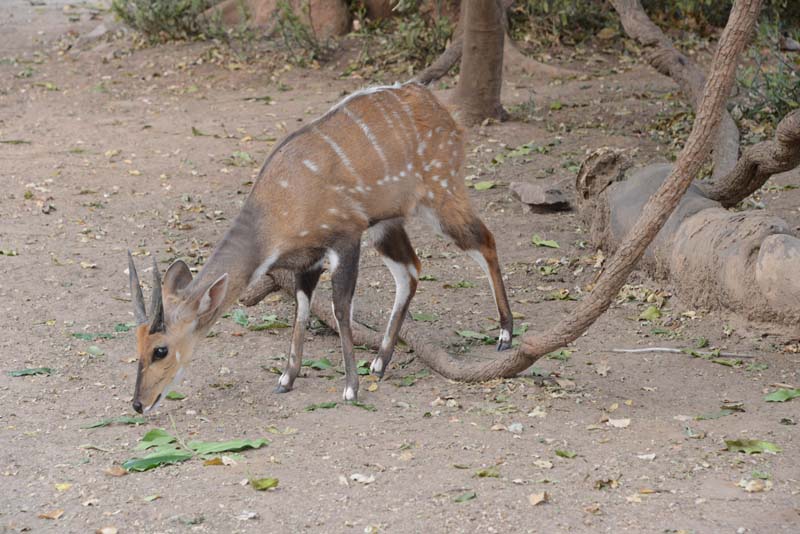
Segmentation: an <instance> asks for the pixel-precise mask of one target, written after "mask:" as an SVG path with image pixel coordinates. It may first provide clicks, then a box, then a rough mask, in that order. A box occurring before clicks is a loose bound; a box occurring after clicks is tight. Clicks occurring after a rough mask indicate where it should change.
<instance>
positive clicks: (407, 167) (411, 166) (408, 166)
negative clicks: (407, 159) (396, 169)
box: [406, 163, 414, 171]
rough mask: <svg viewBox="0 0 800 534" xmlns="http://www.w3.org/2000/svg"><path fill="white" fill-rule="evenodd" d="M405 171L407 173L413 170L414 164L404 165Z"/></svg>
mask: <svg viewBox="0 0 800 534" xmlns="http://www.w3.org/2000/svg"><path fill="white" fill-rule="evenodd" d="M406 169H408V170H409V171H411V170H413V169H414V164H413V163H409V164H408V165H406Z"/></svg>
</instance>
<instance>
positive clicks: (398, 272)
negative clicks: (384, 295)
mask: <svg viewBox="0 0 800 534" xmlns="http://www.w3.org/2000/svg"><path fill="white" fill-rule="evenodd" d="M381 259H382V260H383V263H384V264H385V265H386V267H388V268H389V272H390V273H392V277H393V278H394V285H395V290H394V305H393V306H392V313H391V315H390V316H389V324H388V325H386V332H385V333H384V335H383V341H382V342H381V350H382V351H387V350H389V349H391V348H392V347H391V342H392V340H391V336H390V331H391V328H392V324H394V322H395V321H397V320H398V319H399V316H400V313H401V311H402V308H403V306H404V305H405V303H406V301H407V300H408V297H409V295H410V294H411V276H412V273H411V269H410V268H409V266H408V265H406V264H405V263H400V262H398V261H394V260H393V259H391V258H388V257H386V256H381ZM414 270H415V271H416V268H415V269H414ZM414 278H416V276H415V277H414Z"/></svg>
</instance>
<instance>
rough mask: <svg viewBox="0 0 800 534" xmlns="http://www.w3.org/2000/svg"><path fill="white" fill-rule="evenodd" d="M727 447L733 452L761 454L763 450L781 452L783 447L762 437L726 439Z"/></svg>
mask: <svg viewBox="0 0 800 534" xmlns="http://www.w3.org/2000/svg"><path fill="white" fill-rule="evenodd" d="M725 449H726V450H728V451H731V452H743V453H744V454H760V453H762V452H771V453H779V452H781V451H782V450H783V449H781V448H780V447H778V446H777V445H775V444H774V443H770V442H769V441H761V440H760V439H726V440H725Z"/></svg>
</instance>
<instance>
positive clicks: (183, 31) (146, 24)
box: [111, 0, 214, 41]
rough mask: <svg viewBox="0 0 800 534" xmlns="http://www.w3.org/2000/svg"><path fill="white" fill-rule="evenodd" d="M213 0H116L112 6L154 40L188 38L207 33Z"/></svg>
mask: <svg viewBox="0 0 800 534" xmlns="http://www.w3.org/2000/svg"><path fill="white" fill-rule="evenodd" d="M213 3H214V2H212V1H211V0H113V1H112V2H111V9H112V10H113V11H114V13H115V14H116V15H117V16H118V17H119V18H120V19H122V21H123V22H124V23H125V24H127V25H128V26H130V27H131V28H133V29H135V30H138V31H139V32H141V33H142V34H144V35H146V36H147V37H148V38H149V39H151V40H161V41H164V40H168V39H187V38H190V37H196V36H198V35H201V34H203V33H204V30H205V29H206V27H207V24H208V21H207V20H206V19H205V17H204V16H203V12H205V10H206V9H208V8H209V7H210V6H211V5H212V4H213Z"/></svg>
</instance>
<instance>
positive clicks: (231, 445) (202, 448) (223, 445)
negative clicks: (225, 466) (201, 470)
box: [187, 438, 269, 455]
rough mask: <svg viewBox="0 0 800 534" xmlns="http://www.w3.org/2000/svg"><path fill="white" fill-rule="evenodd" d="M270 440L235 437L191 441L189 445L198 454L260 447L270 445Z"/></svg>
mask: <svg viewBox="0 0 800 534" xmlns="http://www.w3.org/2000/svg"><path fill="white" fill-rule="evenodd" d="M268 444H269V440H266V439H264V438H260V439H234V440H230V441H190V442H189V443H188V444H187V445H188V447H189V448H190V449H192V450H193V451H194V452H196V453H197V454H201V455H207V454H217V453H219V452H239V451H243V450H246V449H259V448H261V447H263V446H264V445H268Z"/></svg>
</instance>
